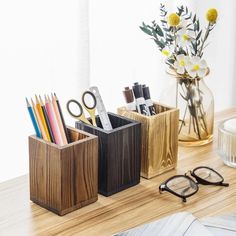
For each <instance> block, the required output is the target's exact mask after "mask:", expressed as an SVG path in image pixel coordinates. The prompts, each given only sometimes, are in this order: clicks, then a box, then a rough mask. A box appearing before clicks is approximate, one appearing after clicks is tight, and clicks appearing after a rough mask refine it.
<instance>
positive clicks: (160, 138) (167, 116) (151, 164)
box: [117, 103, 179, 179]
mask: <svg viewBox="0 0 236 236" xmlns="http://www.w3.org/2000/svg"><path fill="white" fill-rule="evenodd" d="M154 107H155V110H156V113H157V115H153V116H145V115H142V114H139V113H137V112H133V111H129V110H127V109H126V107H121V108H118V110H117V111H118V114H120V115H122V116H124V117H128V118H130V119H133V120H136V121H139V122H141V123H142V152H141V153H142V154H141V176H142V177H144V178H147V179H149V178H152V177H154V176H157V175H159V174H162V173H164V172H166V171H168V170H171V169H173V168H175V167H176V165H177V157H178V125H179V110H178V109H175V108H171V107H167V106H164V105H161V104H158V103H154Z"/></svg>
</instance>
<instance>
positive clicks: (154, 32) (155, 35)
mask: <svg viewBox="0 0 236 236" xmlns="http://www.w3.org/2000/svg"><path fill="white" fill-rule="evenodd" d="M152 34H153V36H154V38H156V39H157V34H156V31H155V30H154V29H153V30H152Z"/></svg>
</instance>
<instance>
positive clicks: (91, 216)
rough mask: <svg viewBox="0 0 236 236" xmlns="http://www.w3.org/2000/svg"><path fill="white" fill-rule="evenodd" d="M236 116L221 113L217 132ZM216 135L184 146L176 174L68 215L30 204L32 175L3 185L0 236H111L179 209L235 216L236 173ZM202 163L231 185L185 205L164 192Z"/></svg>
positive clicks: (232, 111)
mask: <svg viewBox="0 0 236 236" xmlns="http://www.w3.org/2000/svg"><path fill="white" fill-rule="evenodd" d="M232 116H236V108H234V109H229V110H226V111H223V112H220V113H218V114H217V115H216V119H215V123H216V125H215V130H216V128H217V125H218V123H219V121H221V120H223V119H225V118H229V117H232ZM214 137H215V138H214V142H213V143H212V144H209V145H206V146H202V147H196V148H183V147H180V148H179V161H178V167H177V169H176V170H172V171H170V172H168V173H165V174H163V175H161V176H158V177H156V178H153V179H151V180H145V179H141V183H140V184H139V185H137V186H135V187H132V188H130V189H127V190H125V191H123V192H120V193H118V194H115V195H113V196H111V197H108V198H106V197H103V196H100V195H99V199H98V201H97V202H96V203H94V204H92V205H89V206H87V207H84V208H82V209H79V210H77V211H74V212H72V213H70V214H68V215H65V216H63V217H60V216H57V215H55V214H53V213H51V212H49V211H47V210H45V209H44V208H41V207H39V206H37V205H36V204H33V203H32V202H30V200H29V187H28V176H22V177H19V178H16V179H13V180H10V181H7V182H4V183H1V184H0V235H7V236H9V235H24V236H26V235H57V234H59V235H86V236H89V235H111V234H113V233H116V232H120V231H123V230H127V229H129V228H132V227H135V226H138V225H141V224H144V223H147V222H151V221H155V220H157V219H159V218H162V217H164V216H167V215H170V214H173V213H176V212H180V211H189V212H191V213H193V214H194V215H195V216H197V217H204V216H213V215H220V214H228V213H235V212H236V169H233V168H230V167H227V166H225V165H224V164H223V162H222V161H221V160H220V159H219V157H218V154H217V138H216V137H217V130H216V131H215V136H214ZM200 165H206V166H210V167H212V168H215V169H216V170H218V171H219V172H220V173H221V174H222V175H223V176H224V177H225V181H226V182H228V183H229V184H230V187H228V188H224V187H215V186H214V187H213V186H212V187H211V186H210V187H209V186H200V189H199V191H198V193H197V194H195V195H194V196H192V197H191V198H189V199H188V201H187V203H185V204H184V203H182V202H181V199H179V198H177V197H175V196H173V195H171V194H169V193H163V194H162V195H160V194H159V192H158V186H159V184H160V183H161V182H162V181H164V180H166V179H167V178H168V177H170V176H172V175H175V174H183V173H185V172H186V171H187V170H190V169H193V168H194V167H196V166H200Z"/></svg>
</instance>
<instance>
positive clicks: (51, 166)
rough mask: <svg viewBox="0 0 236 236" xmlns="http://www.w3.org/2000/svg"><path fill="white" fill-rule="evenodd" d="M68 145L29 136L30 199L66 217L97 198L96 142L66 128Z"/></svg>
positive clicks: (92, 136) (82, 133) (87, 136)
mask: <svg viewBox="0 0 236 236" xmlns="http://www.w3.org/2000/svg"><path fill="white" fill-rule="evenodd" d="M68 132H69V136H70V140H71V141H72V142H71V143H70V144H67V145H65V146H58V145H56V144H54V143H49V142H46V141H44V140H42V139H39V138H37V137H36V136H30V137H29V178H30V200H31V201H33V202H34V203H37V204H38V205H40V206H42V207H44V208H46V209H48V210H50V211H52V212H54V213H56V214H58V215H65V214H67V213H69V212H71V211H74V210H76V209H78V208H81V207H83V206H86V205H88V204H90V203H93V202H95V201H97V199H98V191H97V188H98V179H97V173H98V139H97V137H96V136H94V135H91V134H89V133H86V132H83V131H79V130H77V129H74V128H68Z"/></svg>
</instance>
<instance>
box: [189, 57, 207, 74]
mask: <svg viewBox="0 0 236 236" xmlns="http://www.w3.org/2000/svg"><path fill="white" fill-rule="evenodd" d="M186 70H187V72H188V74H189V75H190V76H191V77H192V78H196V77H197V76H198V77H200V78H202V77H204V76H205V75H206V74H207V63H206V61H205V60H204V59H203V60H201V58H200V57H197V56H195V57H192V58H190V60H189V62H188V63H187V65H186Z"/></svg>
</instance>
